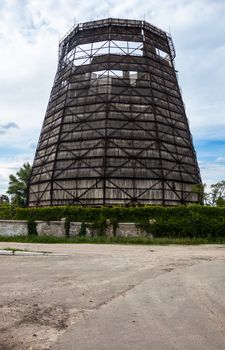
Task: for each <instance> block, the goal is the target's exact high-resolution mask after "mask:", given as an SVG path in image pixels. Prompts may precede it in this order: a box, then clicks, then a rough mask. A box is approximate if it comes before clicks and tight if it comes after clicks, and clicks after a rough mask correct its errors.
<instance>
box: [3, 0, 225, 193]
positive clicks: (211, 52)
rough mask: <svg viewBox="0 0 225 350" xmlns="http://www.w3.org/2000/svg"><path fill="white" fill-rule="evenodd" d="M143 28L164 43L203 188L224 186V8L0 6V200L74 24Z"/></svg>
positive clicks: (193, 2) (208, 2)
mask: <svg viewBox="0 0 225 350" xmlns="http://www.w3.org/2000/svg"><path fill="white" fill-rule="evenodd" d="M107 17H113V18H128V19H140V20H144V19H145V20H146V21H148V22H150V23H151V24H153V25H155V26H157V27H159V28H161V29H162V30H165V31H167V32H169V33H170V34H171V35H172V38H173V42H174V45H175V49H176V53H177V56H176V59H175V66H176V70H177V71H178V77H179V84H180V87H181V89H182V96H183V100H184V103H185V106H186V112H187V116H188V119H189V123H190V129H191V132H192V136H193V140H194V145H195V149H196V152H197V158H198V162H199V166H200V170H201V176H202V180H203V182H204V183H206V184H207V185H208V187H209V186H210V184H212V183H216V182H218V181H220V180H223V179H225V35H224V33H225V0H148V1H146V0H123V1H121V0H103V1H99V0H95V1H93V0H89V1H80V0H61V1H60V0H44V1H43V0H0V81H1V83H0V195H1V194H3V193H5V191H6V189H7V187H8V177H9V174H15V173H16V171H18V169H19V168H20V167H21V166H22V165H23V163H24V162H28V161H29V162H30V163H32V162H33V157H34V153H35V149H36V145H37V142H38V138H39V135H40V130H41V126H42V123H43V119H44V115H45V111H46V108H47V103H48V99H49V96H50V91H51V87H52V85H53V80H54V75H55V73H56V69H57V59H58V43H59V39H60V38H61V37H62V36H64V35H65V34H66V33H67V32H68V31H69V30H70V28H71V27H72V26H73V25H74V24H76V23H82V22H85V21H90V20H96V19H102V18H107Z"/></svg>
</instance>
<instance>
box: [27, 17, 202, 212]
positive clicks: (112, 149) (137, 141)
mask: <svg viewBox="0 0 225 350" xmlns="http://www.w3.org/2000/svg"><path fill="white" fill-rule="evenodd" d="M174 58H175V50H174V46H173V43H172V39H171V37H170V36H169V35H168V34H167V33H166V32H164V31H162V30H160V29H158V28H156V27H154V26H152V25H151V24H149V23H147V22H145V21H135V20H126V19H113V18H109V19H104V20H99V21H92V22H87V23H83V24H79V25H77V26H75V27H74V28H72V29H71V31H70V32H69V33H68V34H67V35H66V36H65V37H64V38H63V39H62V40H61V42H60V45H59V63H58V69H57V73H56V76H55V80H54V85H53V88H52V91H51V96H50V100H49V104H48V108H47V112H46V116H45V119H44V123H43V127H42V130H41V135H40V139H39V143H38V147H37V151H36V155H35V159H34V163H33V168H32V175H31V180H30V189H29V206H49V205H72V204H78V205H88V206H100V205H109V206H111V205H143V204H157V205H178V204H185V203H198V202H199V200H200V199H199V196H198V194H197V193H196V192H195V191H194V190H193V188H194V186H195V185H199V184H201V177H200V173H199V168H198V164H197V161H196V155H195V150H194V148H193V143H192V137H191V133H190V130H189V126H188V120H187V117H186V114H185V108H184V104H183V101H182V97H181V92H180V89H179V86H178V82H177V76H176V71H175V69H174V64H173V60H174Z"/></svg>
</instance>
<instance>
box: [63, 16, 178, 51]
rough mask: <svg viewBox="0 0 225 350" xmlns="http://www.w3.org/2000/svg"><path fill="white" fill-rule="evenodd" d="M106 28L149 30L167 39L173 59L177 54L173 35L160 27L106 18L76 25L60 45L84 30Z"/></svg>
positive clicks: (130, 20) (131, 20)
mask: <svg viewBox="0 0 225 350" xmlns="http://www.w3.org/2000/svg"><path fill="white" fill-rule="evenodd" d="M105 26H113V27H117V26H118V27H127V28H141V29H146V30H149V31H150V32H152V33H154V34H156V35H159V36H160V37H162V38H164V39H165V38H167V40H168V43H169V46H170V50H171V54H172V58H175V56H176V52H175V48H174V45H173V41H172V38H171V35H170V34H169V33H167V32H166V31H163V30H161V29H159V28H158V27H156V26H154V25H152V24H150V23H148V22H146V21H142V20H133V19H120V18H106V19H101V20H96V21H89V22H84V23H79V24H75V25H74V26H73V27H72V28H71V29H70V30H69V31H68V32H67V33H66V34H65V35H64V36H63V37H62V38H61V39H60V42H59V45H61V44H62V43H63V41H64V40H65V39H67V38H68V39H69V38H70V37H72V36H74V35H75V34H76V33H78V32H79V31H82V30H88V29H96V28H101V27H105Z"/></svg>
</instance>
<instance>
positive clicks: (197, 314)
mask: <svg viewBox="0 0 225 350" xmlns="http://www.w3.org/2000/svg"><path fill="white" fill-rule="evenodd" d="M5 248H13V249H24V250H28V251H33V252H44V253H43V254H40V255H31V254H27V255H26V254H22V253H21V254H20V255H17V254H13V255H0V264H1V274H0V285H1V288H0V311H1V312H0V349H1V350H20V349H21V350H27V349H32V350H44V349H45V350H47V349H52V350H67V349H68V350H89V349H91V350H95V349H96V350H103V349H104V350H112V349H117V350H118V349H119V350H126V349H129V350H138V349H140V350H145V349H146V350H149V349H153V350H164V349H165V350H170V349H171V350H172V349H177V350H180V349H182V350H183V349H184V350H190V349H191V350H192V349H194V350H195V349H196V350H199V349H203V350H209V349H212V350H217V349H218V350H221V349H225V273H224V272H225V246H222V245H202V246H174V245H170V246H133V245H130V246H125V245H94V244H93V245H90V244H84V245H82V244H79V245H78V244H76V245H73V244H29V243H27V244H25V243H11V242H10V243H9V242H7V243H4V242H1V243H0V250H4V249H5Z"/></svg>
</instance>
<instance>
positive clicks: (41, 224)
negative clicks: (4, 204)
mask: <svg viewBox="0 0 225 350" xmlns="http://www.w3.org/2000/svg"><path fill="white" fill-rule="evenodd" d="M81 224H82V223H81V222H71V223H70V231H69V235H70V236H71V237H75V236H78V235H79V233H80V228H81ZM86 225H87V226H86V236H88V237H93V236H97V234H98V232H97V230H96V229H93V228H92V227H91V223H87V224H86ZM36 228H37V233H38V235H39V236H40V235H48V236H55V237H65V235H66V232H65V221H64V220H62V221H50V222H45V221H36ZM105 234H106V236H109V237H112V236H113V234H114V233H113V226H112V225H111V224H110V222H108V223H107V227H106V231H105ZM26 235H28V229H27V221H25V220H0V236H6V237H7V236H8V237H9V236H26ZM145 235H146V233H145V232H144V231H143V230H141V229H140V228H139V227H138V226H136V224H135V223H129V222H128V223H119V224H118V225H117V228H116V232H115V236H118V237H137V236H145Z"/></svg>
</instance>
